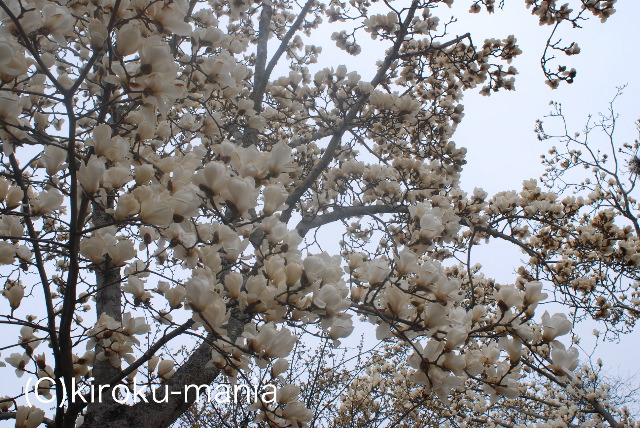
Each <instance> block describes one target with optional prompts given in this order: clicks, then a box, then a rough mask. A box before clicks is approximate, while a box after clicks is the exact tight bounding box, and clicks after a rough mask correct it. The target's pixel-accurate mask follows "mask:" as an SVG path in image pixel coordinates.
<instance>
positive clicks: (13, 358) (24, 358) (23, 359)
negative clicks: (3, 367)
mask: <svg viewBox="0 0 640 428" xmlns="http://www.w3.org/2000/svg"><path fill="white" fill-rule="evenodd" d="M5 361H6V362H7V363H9V364H11V365H12V366H13V367H15V368H16V375H17V376H18V377H22V375H23V374H24V371H25V370H24V369H25V367H26V366H27V364H28V363H29V356H28V355H27V354H19V353H17V352H14V353H12V354H11V355H10V356H8V357H7V358H5Z"/></svg>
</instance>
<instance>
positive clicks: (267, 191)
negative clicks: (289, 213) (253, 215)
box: [262, 184, 288, 215]
mask: <svg viewBox="0 0 640 428" xmlns="http://www.w3.org/2000/svg"><path fill="white" fill-rule="evenodd" d="M287 196H288V194H287V191H286V190H285V189H284V186H283V185H282V184H270V185H268V186H266V187H265V188H264V191H263V194H262V198H263V200H264V208H263V211H264V213H265V214H266V215H271V214H273V213H274V212H276V211H277V210H279V209H280V208H281V207H282V204H284V202H285V201H286V200H287Z"/></svg>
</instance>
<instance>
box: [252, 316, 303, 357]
mask: <svg viewBox="0 0 640 428" xmlns="http://www.w3.org/2000/svg"><path fill="white" fill-rule="evenodd" d="M243 336H244V337H246V338H247V343H248V345H249V348H250V349H252V350H254V351H255V352H256V354H257V355H258V356H259V357H261V358H262V357H266V358H284V357H286V356H287V355H289V353H290V352H291V350H292V349H293V345H294V344H295V343H296V341H297V338H296V336H294V335H293V334H291V332H290V331H289V330H288V329H286V328H282V330H277V329H276V327H275V325H274V324H273V323H268V324H265V325H263V326H261V327H260V328H257V327H256V326H255V325H253V324H251V325H249V326H247V327H246V328H245V332H244V333H243Z"/></svg>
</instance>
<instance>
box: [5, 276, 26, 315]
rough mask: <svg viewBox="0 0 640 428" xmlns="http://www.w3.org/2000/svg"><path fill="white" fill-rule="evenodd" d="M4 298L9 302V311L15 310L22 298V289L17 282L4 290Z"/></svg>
mask: <svg viewBox="0 0 640 428" xmlns="http://www.w3.org/2000/svg"><path fill="white" fill-rule="evenodd" d="M4 297H6V298H7V300H9V305H11V309H12V310H15V309H17V308H18V307H19V306H20V303H21V302H22V298H23V297H24V287H23V286H22V284H20V283H19V282H18V283H14V284H13V286H12V287H11V288H9V289H5V290H4Z"/></svg>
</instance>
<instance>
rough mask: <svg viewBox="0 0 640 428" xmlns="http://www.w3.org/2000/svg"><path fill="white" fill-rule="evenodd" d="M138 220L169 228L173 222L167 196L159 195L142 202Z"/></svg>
mask: <svg viewBox="0 0 640 428" xmlns="http://www.w3.org/2000/svg"><path fill="white" fill-rule="evenodd" d="M140 219H141V220H142V221H143V222H145V223H147V224H154V225H156V226H169V225H170V224H171V223H172V222H173V210H172V209H171V205H170V203H169V196H168V195H166V194H160V195H156V196H152V197H151V198H149V199H147V200H145V201H143V202H142V203H141V204H140Z"/></svg>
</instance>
